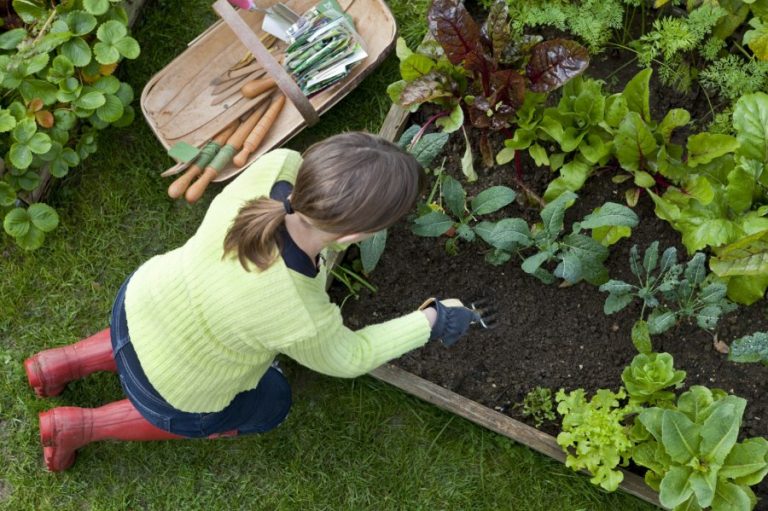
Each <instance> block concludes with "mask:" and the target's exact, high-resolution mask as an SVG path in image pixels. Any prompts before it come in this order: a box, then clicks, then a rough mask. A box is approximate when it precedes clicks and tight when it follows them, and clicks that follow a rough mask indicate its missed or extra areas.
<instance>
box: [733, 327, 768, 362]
mask: <svg viewBox="0 0 768 511" xmlns="http://www.w3.org/2000/svg"><path fill="white" fill-rule="evenodd" d="M728 360H732V361H733V362H760V363H762V364H764V365H766V366H768V332H755V333H754V334H752V335H745V336H744V337H741V338H739V339H736V340H735V341H733V342H732V343H731V346H730V351H729V353H728Z"/></svg>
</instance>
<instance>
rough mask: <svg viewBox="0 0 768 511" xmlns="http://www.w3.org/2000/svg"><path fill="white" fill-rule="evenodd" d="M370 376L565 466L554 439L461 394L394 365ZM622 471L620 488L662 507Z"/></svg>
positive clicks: (635, 478)
mask: <svg viewBox="0 0 768 511" xmlns="http://www.w3.org/2000/svg"><path fill="white" fill-rule="evenodd" d="M368 374H369V375H370V376H373V377H374V378H376V379H377V380H380V381H383V382H385V383H389V384H390V385H392V386H394V387H397V388H398V389H400V390H403V391H405V392H407V393H408V394H411V395H412V396H416V397H418V398H420V399H423V400H424V401H427V402H428V403H432V404H433V405H435V406H437V407H438V408H441V409H443V410H447V411H449V412H451V413H454V414H456V415H458V416H459V417H463V418H465V419H468V420H470V421H472V422H474V423H475V424H477V425H479V426H483V427H484V428H486V429H489V430H491V431H493V432H495V433H498V434H500V435H504V436H505V437H507V438H510V439H512V440H514V441H515V442H518V443H520V444H523V445H525V446H526V447H529V448H531V449H533V450H535V451H538V452H540V453H542V454H546V455H547V456H549V457H550V458H554V459H556V460H558V461H560V462H565V453H564V452H563V450H562V448H561V447H560V446H559V445H558V444H557V441H556V440H555V437H553V436H552V435H549V434H547V433H544V432H543V431H539V430H538V429H536V428H534V427H532V426H529V425H528V424H525V423H523V422H520V421H518V420H515V419H513V418H512V417H509V416H507V415H504V414H503V413H499V412H497V411H496V410H492V409H490V408H488V407H487V406H484V405H481V404H480V403H477V402H476V401H472V400H471V399H468V398H466V397H464V396H462V395H461V394H457V393H455V392H452V391H450V390H448V389H446V388H444V387H441V386H440V385H437V384H435V383H432V382H431V381H428V380H425V379H423V378H420V377H418V376H416V375H414V374H412V373H409V372H408V371H405V370H403V369H400V368H399V367H396V366H394V365H391V364H386V365H383V366H381V367H378V368H376V369H374V370H373V371H371V372H370V373H368ZM619 470H621V471H622V473H623V474H624V480H623V481H622V482H621V484H620V485H619V488H621V489H622V490H624V491H625V492H626V493H629V494H630V495H634V496H635V497H638V498H640V499H642V500H644V501H646V502H648V503H650V504H653V505H655V506H660V504H659V499H658V494H657V493H656V492H654V491H653V490H652V489H651V488H650V487H649V486H648V485H647V484H645V482H644V481H643V479H642V478H641V477H640V476H638V475H636V474H633V473H631V472H627V471H626V470H624V469H619Z"/></svg>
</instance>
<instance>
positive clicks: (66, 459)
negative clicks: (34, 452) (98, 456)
mask: <svg viewBox="0 0 768 511" xmlns="http://www.w3.org/2000/svg"><path fill="white" fill-rule="evenodd" d="M76 457H77V451H72V452H70V453H68V455H62V454H61V453H60V452H59V451H58V450H57V449H56V447H43V459H44V460H45V467H46V468H47V469H48V470H49V471H51V472H62V471H64V470H67V469H68V468H69V467H71V466H72V465H73V464H74V463H75V458H76Z"/></svg>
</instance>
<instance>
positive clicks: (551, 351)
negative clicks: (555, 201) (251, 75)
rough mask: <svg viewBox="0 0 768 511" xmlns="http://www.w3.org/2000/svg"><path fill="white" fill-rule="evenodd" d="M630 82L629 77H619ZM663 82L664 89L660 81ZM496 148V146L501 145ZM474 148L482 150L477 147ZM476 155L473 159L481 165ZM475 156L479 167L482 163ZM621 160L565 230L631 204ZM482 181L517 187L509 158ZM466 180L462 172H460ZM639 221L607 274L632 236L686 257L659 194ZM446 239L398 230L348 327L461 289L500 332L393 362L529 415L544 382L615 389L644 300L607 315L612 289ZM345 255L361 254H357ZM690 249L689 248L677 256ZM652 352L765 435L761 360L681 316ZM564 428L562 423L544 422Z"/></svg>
mask: <svg viewBox="0 0 768 511" xmlns="http://www.w3.org/2000/svg"><path fill="white" fill-rule="evenodd" d="M618 62H621V56H608V57H607V58H605V59H604V62H603V63H602V65H600V64H598V65H595V64H594V63H593V65H592V66H591V67H590V70H589V73H590V74H591V75H592V76H606V75H607V74H610V71H607V70H612V69H616V68H617V67H618ZM635 72H636V67H635V66H627V68H625V69H624V70H623V71H622V74H623V75H625V76H622V79H623V81H622V83H625V81H626V79H628V78H629V77H631V76H633V75H634V73H635ZM621 87H623V85H622V86H621ZM657 90H658V89H657ZM684 99H685V98H682V97H679V96H677V95H672V97H669V98H668V97H666V96H662V95H661V94H658V93H657V94H654V95H653V96H652V104H654V105H655V111H656V112H657V114H656V117H657V118H658V117H659V113H658V112H662V115H663V112H664V111H665V110H666V109H668V108H673V107H686V108H688V109H689V110H691V111H692V113H693V117H694V118H696V116H697V115H699V114H701V113H702V107H701V104H700V99H701V98H697V99H696V100H695V101H691V99H690V98H689V99H688V100H687V101H688V102H687V103H685V102H682V100H684ZM463 144H464V142H463V138H462V137H460V136H459V137H455V138H454V139H452V140H451V142H449V146H448V147H447V148H446V151H445V157H446V164H445V165H446V169H447V171H448V172H449V173H451V174H453V175H454V176H456V177H459V175H460V172H461V171H460V170H458V169H460V159H461V156H462V155H463V153H464V145H463ZM497 150H498V149H497ZM475 154H476V156H478V155H479V152H478V151H475ZM477 161H479V157H477V158H476V162H477ZM476 165H477V164H476ZM524 171H525V172H524V176H525V181H526V183H527V184H528V186H530V187H531V188H532V189H534V190H536V191H538V193H542V192H543V190H544V188H545V187H546V183H547V182H548V181H549V180H550V179H551V177H552V175H551V174H550V172H549V171H548V169H535V168H533V167H532V163H530V162H526V164H525V169H524ZM615 172H616V171H615V169H611V168H606V169H601V170H600V171H599V172H598V174H597V175H593V176H592V177H591V178H590V179H589V180H588V181H587V184H586V186H585V187H584V188H583V189H582V190H581V191H580V192H579V199H578V200H577V202H576V204H575V205H574V206H573V207H572V208H570V209H569V210H568V214H567V217H566V220H567V224H568V227H567V230H569V229H570V227H569V225H570V223H571V222H573V221H574V220H576V219H580V218H582V217H583V216H584V215H586V214H587V213H589V212H590V211H592V209H593V208H595V207H597V206H600V205H601V204H602V203H603V202H605V201H614V202H619V203H623V201H624V190H625V188H626V185H617V184H614V183H613V182H612V181H611V179H610V178H611V176H612V175H614V174H615ZM480 174H481V176H480V179H479V181H478V183H479V184H478V185H476V186H471V187H469V192H470V194H471V193H472V192H473V191H474V192H475V193H476V192H477V191H479V190H481V189H485V188H487V187H489V186H491V185H492V184H506V185H508V186H510V187H512V188H516V185H515V184H514V183H513V180H512V176H513V174H514V170H513V168H512V167H511V166H503V167H497V168H495V169H493V170H490V171H488V170H486V171H481V172H480ZM462 181H463V180H462ZM521 197H522V194H520V195H519V197H518V201H519V202H518V203H516V204H513V205H511V206H509V207H507V208H505V209H504V210H503V213H504V216H509V217H524V218H526V219H527V220H529V221H531V220H534V219H537V218H538V209H537V208H534V207H531V206H529V205H526V204H522V203H521V202H522V201H520V198H521ZM635 211H636V212H637V214H638V216H639V217H640V225H639V226H638V227H637V228H635V229H634V230H633V233H632V236H631V238H630V239H624V240H622V241H620V242H619V243H618V244H616V245H614V246H613V247H612V248H611V255H610V257H609V259H608V260H607V261H606V266H607V267H608V269H609V274H610V276H611V278H618V279H622V280H626V281H630V282H631V281H634V277H633V276H632V274H631V273H630V271H629V264H628V257H629V249H630V247H631V246H632V245H633V244H637V245H639V247H640V249H641V253H642V251H644V249H645V247H646V246H648V245H649V244H650V243H651V242H653V241H655V240H658V241H659V242H660V246H661V248H662V250H663V249H664V248H666V247H668V246H677V247H678V254H679V255H681V256H684V255H685V253H686V252H685V249H684V247H682V245H681V244H680V234H679V233H677V232H676V231H674V230H673V229H672V228H671V227H670V226H669V225H668V224H667V223H666V222H664V221H662V220H660V219H658V218H657V217H656V215H655V214H654V212H653V203H652V201H651V200H650V198H649V197H647V196H642V197H641V199H640V202H639V204H638V205H637V207H636V208H635ZM445 240H446V238H438V239H435V238H420V237H417V236H415V235H413V234H412V233H411V232H410V230H409V224H408V222H401V223H399V224H398V225H397V226H395V227H393V228H392V229H390V232H389V239H388V241H387V248H386V251H385V252H384V255H383V257H382V259H381V262H380V263H379V266H378V267H377V269H376V271H375V272H374V273H373V274H372V275H371V277H370V280H371V281H372V282H373V284H375V285H376V286H377V287H378V289H379V290H378V292H377V293H376V294H375V295H370V294H363V297H362V298H361V299H359V300H354V299H350V300H347V301H346V304H345V305H344V310H343V313H344V316H345V318H346V320H347V324H348V326H350V327H351V328H360V327H363V326H365V325H368V324H371V323H375V322H380V321H383V320H387V319H390V318H394V317H397V316H399V315H402V314H403V313H406V312H408V311H410V310H413V309H414V308H415V307H416V306H418V305H419V304H420V303H421V302H422V301H423V300H424V299H425V298H427V297H430V296H437V297H442V298H447V297H458V298H462V299H476V298H478V297H485V298H488V299H490V300H491V301H492V302H493V303H495V304H496V306H497V307H498V308H499V311H500V324H499V326H498V327H497V328H495V329H493V330H488V331H483V330H480V329H477V330H473V331H472V332H471V333H470V335H468V336H467V338H465V339H463V340H462V341H460V342H459V343H457V344H456V345H455V346H453V347H452V348H450V349H448V348H445V347H444V346H442V345H441V344H439V343H429V344H427V345H426V346H425V347H424V348H422V349H419V350H416V351H413V352H411V353H409V354H406V355H405V356H403V357H401V358H400V359H398V360H396V361H394V363H395V364H396V365H397V366H399V367H401V368H403V369H405V370H407V371H410V372H411V373H414V374H416V375H418V376H420V377H422V378H425V379H427V380H429V381H432V382H434V383H437V384H439V385H441V386H443V387H445V388H447V389H450V390H452V391H454V392H457V393H459V394H461V395H463V396H466V397H467V398H469V399H472V400H474V401H477V402H479V403H481V404H483V405H485V406H488V407H490V408H493V409H496V410H499V411H501V412H503V413H505V414H507V415H509V416H511V417H514V418H515V419H518V420H521V421H524V422H528V423H529V424H532V421H531V420H530V419H528V418H526V417H523V416H522V413H521V408H520V407H519V406H516V404H519V403H521V402H522V400H523V398H524V397H525V395H526V394H527V393H528V392H529V391H531V390H532V389H534V388H535V387H537V386H542V387H548V388H551V389H552V390H553V393H554V391H556V390H557V389H560V388H564V389H566V390H573V389H576V388H584V389H586V390H587V391H588V392H590V393H591V392H594V391H595V390H596V389H598V388H610V389H616V388H617V387H618V386H619V385H621V372H622V370H623V368H624V367H625V366H627V365H628V364H629V363H630V361H631V360H632V358H633V357H634V356H635V355H636V354H637V352H636V350H635V348H634V346H633V345H632V342H631V340H630V330H631V327H632V324H633V323H634V321H635V320H636V319H637V318H638V317H639V314H640V306H639V305H637V304H633V305H631V306H629V307H627V308H626V309H625V310H624V311H622V312H620V313H618V314H615V315H612V316H606V315H605V314H604V313H603V303H604V301H605V298H606V294H605V293H601V292H600V291H598V289H597V288H596V287H595V286H592V285H589V284H586V283H581V284H577V285H574V286H571V287H558V286H557V285H556V284H555V285H545V284H543V283H541V282H539V281H538V280H537V279H535V278H533V277H531V276H530V275H528V274H526V273H524V272H523V271H522V270H521V269H520V265H519V261H518V262H515V261H514V260H513V262H510V263H507V264H506V265H504V266H501V267H495V266H491V265H489V264H488V263H486V262H485V261H484V260H483V257H484V253H485V251H486V250H487V247H486V246H485V245H483V244H481V243H476V244H468V243H462V244H460V251H459V254H458V255H456V256H449V255H447V254H446V252H445V250H444V247H443V244H444V242H445ZM348 257H354V253H352V252H350V254H349V255H348ZM681 258H682V257H681ZM331 294H332V296H333V297H334V298H335V299H336V300H338V301H339V302H340V301H341V300H342V299H343V298H344V297H345V296H346V294H347V292H346V289H345V288H344V287H343V286H341V285H339V284H335V285H334V287H333V288H332V291H331ZM766 329H768V310H767V309H766V304H765V301H761V302H758V303H757V304H755V305H753V306H751V307H746V308H744V307H742V308H740V309H739V310H738V311H736V312H734V313H731V314H730V315H728V316H726V317H724V318H723V319H721V321H720V323H719V325H718V327H717V331H716V334H717V337H718V338H719V339H721V340H723V341H726V342H730V341H732V340H733V339H736V338H738V337H740V336H743V335H746V334H750V333H753V332H755V331H756V330H766ZM653 343H654V348H655V350H656V351H659V352H661V351H666V352H669V353H671V354H672V355H673V356H674V359H675V366H676V368H678V369H684V370H685V371H686V372H687V378H686V382H685V383H686V386H690V385H695V384H701V385H706V386H708V387H711V388H714V387H718V388H722V389H725V390H726V391H728V392H731V393H734V394H736V395H738V396H741V397H744V398H746V399H747V401H748V405H747V409H746V413H745V416H744V422H743V430H742V434H743V436H745V437H751V436H758V435H759V436H768V401H766V399H765V397H764V392H765V390H766V382H767V381H768V368H767V367H763V366H761V365H756V364H736V363H732V362H729V361H727V360H726V355H723V354H721V353H719V352H718V351H716V350H715V349H714V347H713V337H712V335H711V334H709V333H707V332H705V331H703V330H701V329H699V328H698V327H697V326H696V325H695V324H681V325H678V326H677V327H676V328H673V329H672V330H671V331H669V332H667V333H665V334H664V335H658V336H654V337H653ZM540 429H542V430H543V431H546V432H547V433H550V434H553V435H556V434H557V432H558V430H559V423H554V422H549V423H545V424H544V425H542V426H541V428H540ZM758 494H760V496H762V497H763V499H762V501H761V503H760V504H759V505H758V509H768V506H767V505H766V500H768V498H766V497H768V484H766V483H765V482H764V483H762V484H761V485H760V487H759V488H758Z"/></svg>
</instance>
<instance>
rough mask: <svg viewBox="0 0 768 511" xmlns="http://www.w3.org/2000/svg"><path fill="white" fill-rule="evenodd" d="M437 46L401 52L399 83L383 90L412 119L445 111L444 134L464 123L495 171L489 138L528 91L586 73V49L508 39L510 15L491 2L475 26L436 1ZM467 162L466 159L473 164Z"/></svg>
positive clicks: (432, 16) (458, 7) (456, 6)
mask: <svg viewBox="0 0 768 511" xmlns="http://www.w3.org/2000/svg"><path fill="white" fill-rule="evenodd" d="M427 17H428V21H429V27H430V32H431V33H432V35H433V36H434V38H435V41H436V42H437V44H433V43H430V44H428V46H427V47H426V48H425V47H422V48H420V49H418V50H417V51H416V52H412V51H411V50H409V49H408V48H407V47H405V44H404V43H401V44H400V45H399V51H398V56H399V57H400V59H401V62H400V72H401V74H402V78H403V79H402V80H400V81H398V82H395V83H393V84H391V85H390V86H389V88H388V89H387V91H388V93H389V95H390V97H391V98H392V100H393V102H395V103H397V104H399V105H401V106H403V107H404V108H408V109H410V110H411V111H414V110H415V109H418V108H419V106H420V105H422V104H424V103H434V104H436V105H438V106H439V107H441V108H442V109H443V110H442V112H441V113H440V114H438V116H436V117H435V118H437V117H445V119H441V123H440V124H441V126H442V127H443V129H444V130H446V131H449V132H450V131H456V130H458V129H459V128H460V127H461V126H462V125H463V124H464V123H465V122H466V123H468V124H470V125H471V126H473V127H475V128H479V129H481V140H480V149H481V152H482V154H483V160H484V161H485V162H486V164H488V165H492V163H493V154H492V151H491V149H490V145H489V142H488V138H487V134H486V132H487V130H494V131H498V130H501V129H506V128H509V127H510V126H511V123H512V121H513V119H514V116H515V111H516V110H517V109H518V108H519V107H520V106H521V105H522V102H523V97H524V94H525V91H526V89H530V90H532V91H535V92H549V91H552V90H554V89H556V88H558V87H560V86H562V85H563V84H565V83H566V82H567V81H568V80H570V79H571V78H573V77H574V76H577V75H578V74H580V73H581V72H583V71H584V69H586V67H587V65H588V62H589V58H588V55H587V51H586V49H584V48H583V47H582V46H580V45H579V44H577V43H575V42H574V41H570V40H566V39H553V40H550V41H541V39H540V38H533V39H532V38H524V37H513V34H512V32H511V31H510V27H509V17H508V9H507V6H506V4H505V2H504V1H503V0H498V1H497V2H495V3H494V4H493V5H492V6H491V9H490V12H489V15H488V18H487V20H486V22H485V23H484V24H483V25H482V26H480V25H478V24H477V23H476V22H475V21H474V19H473V18H472V16H471V15H470V14H469V12H467V10H466V9H465V7H464V6H463V4H462V3H461V2H459V0H433V2H432V5H431V7H430V9H429V13H428V16H427ZM470 157H471V156H470Z"/></svg>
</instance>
